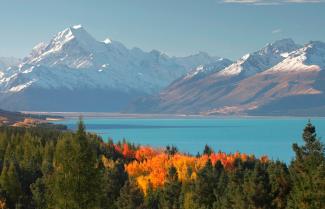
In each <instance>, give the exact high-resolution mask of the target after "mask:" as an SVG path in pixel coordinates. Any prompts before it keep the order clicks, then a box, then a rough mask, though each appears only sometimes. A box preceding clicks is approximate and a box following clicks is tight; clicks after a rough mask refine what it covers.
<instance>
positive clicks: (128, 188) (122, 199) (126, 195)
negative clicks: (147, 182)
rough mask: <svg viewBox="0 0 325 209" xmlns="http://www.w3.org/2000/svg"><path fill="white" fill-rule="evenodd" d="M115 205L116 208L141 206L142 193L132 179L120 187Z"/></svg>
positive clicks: (131, 208) (128, 208) (133, 208)
mask: <svg viewBox="0 0 325 209" xmlns="http://www.w3.org/2000/svg"><path fill="white" fill-rule="evenodd" d="M116 206H117V208H118V209H141V208H143V193H142V191H141V190H140V188H139V186H138V184H137V183H136V182H135V181H134V180H131V179H130V180H128V181H127V182H126V183H125V184H124V186H123V187H122V188H121V191H120V196H119V197H118V199H117V201H116Z"/></svg>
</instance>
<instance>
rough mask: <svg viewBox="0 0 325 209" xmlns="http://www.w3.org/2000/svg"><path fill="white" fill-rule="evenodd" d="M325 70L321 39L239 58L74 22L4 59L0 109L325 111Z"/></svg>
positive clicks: (264, 49) (0, 73)
mask: <svg viewBox="0 0 325 209" xmlns="http://www.w3.org/2000/svg"><path fill="white" fill-rule="evenodd" d="M4 60H5V59H4ZM324 68H325V43H322V42H319V41H311V42H309V43H307V44H305V45H299V44H296V43H295V42H294V41H293V40H291V39H283V40H279V41H276V42H274V43H271V44H267V45H266V46H264V47H262V48H261V49H260V50H257V51H255V52H252V53H248V54H246V55H244V56H243V57H241V58H240V59H238V60H236V61H231V60H229V59H226V58H221V57H215V56H210V55H208V54H207V53H204V52H200V53H198V54H195V55H191V56H188V57H170V56H168V55H166V54H164V53H161V52H159V51H157V50H152V51H150V52H145V51H143V50H141V49H140V48H132V49H129V48H127V47H125V46H124V45H123V44H122V43H120V42H117V41H114V40H111V39H109V38H107V39H105V40H104V41H97V40H96V39H94V38H93V37H92V36H91V35H90V34H89V33H88V32H87V31H86V30H85V29H84V28H83V27H82V26H81V25H76V26H72V27H69V28H67V29H65V30H63V31H61V32H59V33H57V34H56V35H55V36H54V37H53V38H52V39H51V40H50V42H49V43H40V44H38V45H37V46H35V47H34V48H33V49H32V51H31V53H30V54H29V55H28V56H26V57H25V58H23V59H22V60H18V59H15V60H11V62H8V61H6V62H5V61H2V59H1V58H0V108H4V109H9V110H35V111H92V112H99V111H107V112H113V111H114V112H122V111H127V112H137V113H181V114H205V115H211V114H212V115H215V114H216V115H229V114H236V115H238V114H240V115H309V116H310V115H315V116H320V115H325V96H324V93H323V92H324V91H325V82H324V79H325V76H324Z"/></svg>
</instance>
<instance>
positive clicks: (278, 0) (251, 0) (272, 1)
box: [219, 0, 325, 5]
mask: <svg viewBox="0 0 325 209" xmlns="http://www.w3.org/2000/svg"><path fill="white" fill-rule="evenodd" d="M219 2H222V3H232V4H254V5H278V4H297V3H305V4H306V3H325V0H219Z"/></svg>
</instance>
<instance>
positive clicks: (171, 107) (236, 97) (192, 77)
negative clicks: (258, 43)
mask: <svg viewBox="0 0 325 209" xmlns="http://www.w3.org/2000/svg"><path fill="white" fill-rule="evenodd" d="M301 47H302V46H300V45H297V44H295V43H294V42H293V41H292V40H291V39H283V40H280V41H276V42H274V43H272V44H267V45H266V46H265V47H263V48H262V49H261V50H258V51H256V52H253V53H250V54H247V55H245V56H243V57H242V58H240V59H239V60H237V61H235V62H234V63H232V64H230V62H229V61H223V62H220V63H221V65H219V66H216V67H212V68H211V65H206V66H200V67H199V68H197V69H196V70H194V71H193V72H192V73H189V74H187V75H185V76H184V77H183V78H181V79H178V80H177V81H176V82H174V83H172V84H171V85H170V86H168V87H167V88H165V89H164V90H163V91H162V92H161V93H160V94H159V95H156V96H154V97H152V96H151V97H147V98H143V99H139V100H138V101H136V102H135V103H134V104H133V105H130V107H129V109H130V110H131V111H135V112H165V113H174V112H177V113H203V114H245V113H247V111H250V110H252V109H258V108H259V107H260V105H262V104H263V105H264V104H267V103H268V102H270V101H271V100H272V99H271V98H272V97H270V96H268V97H267V98H265V99H264V100H263V99H261V96H262V95H264V92H265V91H266V90H267V88H271V87H272V85H274V82H275V81H274V80H273V78H269V82H270V84H269V86H266V87H265V85H266V84H267V82H266V81H265V80H261V81H260V83H258V82H257V81H256V80H254V78H256V77H260V76H261V75H264V74H266V72H269V69H272V67H276V66H279V65H281V64H282V63H286V62H289V61H288V60H289V59H291V57H293V56H297V55H296V54H297V53H299V52H301V51H303V50H306V49H307V48H306V47H307V46H306V47H303V48H301ZM315 51H317V52H318V51H319V49H318V48H317V50H315ZM318 57H322V55H318V56H317V57H316V56H314V55H313V58H312V60H317V59H318ZM318 61H319V60H318ZM310 64H311V62H310V61H308V64H307V65H308V66H310ZM283 65H286V64H283ZM292 65H293V64H292ZM288 68H289V69H293V66H288ZM205 69H213V70H208V73H206V71H207V70H205ZM281 76H282V75H281ZM281 76H280V77H281ZM280 83H281V82H280ZM244 84H245V85H244ZM247 86H250V88H247ZM301 93H302V92H301ZM259 99H261V101H260V100H259ZM257 100H259V102H257ZM262 100H263V101H262Z"/></svg>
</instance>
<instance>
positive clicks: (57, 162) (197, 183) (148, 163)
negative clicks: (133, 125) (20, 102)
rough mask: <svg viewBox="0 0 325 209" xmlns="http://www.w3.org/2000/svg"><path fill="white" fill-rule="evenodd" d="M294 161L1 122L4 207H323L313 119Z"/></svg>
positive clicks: (323, 174)
mask: <svg viewBox="0 0 325 209" xmlns="http://www.w3.org/2000/svg"><path fill="white" fill-rule="evenodd" d="M302 137H303V141H304V144H303V145H302V146H298V145H297V144H294V145H293V150H294V152H295V154H296V156H295V158H294V159H293V161H292V162H291V163H290V165H287V164H285V163H283V162H280V161H273V160H270V159H268V158H267V157H266V156H263V157H261V158H256V157H254V155H248V154H244V153H233V154H226V153H222V152H214V151H213V150H212V149H211V148H210V147H209V146H206V147H205V148H204V150H203V152H202V153H201V154H200V153H198V154H197V156H191V155H188V154H184V153H180V152H179V151H178V150H177V148H176V147H174V146H167V147H166V148H161V149H158V148H152V147H148V146H138V145H133V144H130V143H127V142H126V141H123V142H117V143H113V141H112V140H109V141H108V142H104V141H103V140H102V139H101V138H100V137H99V136H97V135H95V134H92V133H87V132H86V130H85V126H84V124H83V122H82V121H80V123H79V126H78V130H77V131H76V132H70V131H59V130H53V129H51V128H48V127H46V128H40V127H39V128H14V127H0V171H1V176H0V209H18V208H19V209H20V208H23V209H137V208H138V209H140V208H141V209H155V208H157V209H158V208H159V209H160V208H162V209H165V208H166V209H231V208H233V209H294V208H296V209H298V208H299V209H321V208H324V207H325V155H324V145H323V144H322V143H321V142H320V140H319V139H318V137H317V136H316V130H315V127H314V126H313V125H312V124H311V123H310V122H309V123H308V124H307V125H306V127H305V129H304V131H303V135H302Z"/></svg>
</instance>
